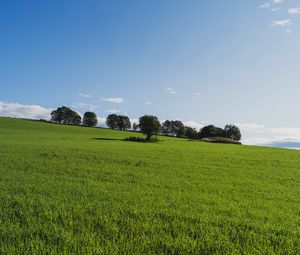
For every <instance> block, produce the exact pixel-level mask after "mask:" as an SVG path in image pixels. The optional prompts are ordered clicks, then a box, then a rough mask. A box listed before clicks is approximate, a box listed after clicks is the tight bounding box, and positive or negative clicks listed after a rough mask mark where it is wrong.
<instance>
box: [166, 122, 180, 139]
mask: <svg viewBox="0 0 300 255" xmlns="http://www.w3.org/2000/svg"><path fill="white" fill-rule="evenodd" d="M162 133H163V134H164V135H171V136H177V137H183V136H184V125H183V123H182V122H181V121H180V120H175V121H174V120H171V121H170V120H166V121H165V122H164V123H163V124H162Z"/></svg>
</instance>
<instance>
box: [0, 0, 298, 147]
mask: <svg viewBox="0 0 300 255" xmlns="http://www.w3.org/2000/svg"><path fill="white" fill-rule="evenodd" d="M299 62H300V1H299V0H243V1H241V0H229V1H224V0H217V1H199V0H189V1H186V0H126V1H124V0H111V1H104V0H103V1H102V0H94V1H93V0H90V1H83V0H81V1H79V0H51V1H38V0H28V1H23V0H22V1H21V0H20V1H16V0H10V1H1V3H0V116H11V117H25V118H47V116H49V112H50V111H51V110H52V109H54V108H57V107H59V106H62V105H66V106H70V107H71V108H73V109H75V110H77V111H79V112H80V113H84V112H85V111H88V110H92V111H95V112H96V114H97V115H98V116H99V122H100V125H103V123H104V118H105V117H106V116H107V115H108V114H110V113H120V114H126V115H128V116H129V117H130V118H131V119H133V120H136V119H138V117H140V116H142V115H144V114H152V115H156V116H158V118H159V119H160V120H166V119H173V120H175V119H179V120H181V121H183V122H184V123H185V124H187V125H191V126H193V127H196V128H197V129H199V128H201V127H202V126H203V125H206V124H214V125H216V126H221V127H223V126H225V125H226V124H230V123H233V124H236V125H238V126H239V127H240V129H241V131H242V135H243V142H244V143H246V144H257V145H271V146H279V147H280V146H281V147H293V146H294V147H300V113H299V112H300V100H299V96H300V86H299V85H300V84H299V82H300V72H299V66H300V65H299Z"/></svg>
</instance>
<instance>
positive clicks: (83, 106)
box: [72, 103, 98, 111]
mask: <svg viewBox="0 0 300 255" xmlns="http://www.w3.org/2000/svg"><path fill="white" fill-rule="evenodd" d="M72 107H74V108H76V109H83V110H89V111H95V110H96V109H97V108H98V106H96V105H93V104H85V103H75V104H73V105H72Z"/></svg>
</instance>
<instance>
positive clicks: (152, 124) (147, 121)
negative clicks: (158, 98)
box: [139, 115, 161, 141]
mask: <svg viewBox="0 0 300 255" xmlns="http://www.w3.org/2000/svg"><path fill="white" fill-rule="evenodd" d="M139 127H140V130H141V132H142V133H143V134H145V135H146V141H150V140H151V137H152V136H153V135H157V134H158V133H159V132H160V130H161V124H160V122H159V120H158V118H157V117H156V116H152V115H144V116H142V117H140V120H139Z"/></svg>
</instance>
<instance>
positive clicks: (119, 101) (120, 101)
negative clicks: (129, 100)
mask: <svg viewBox="0 0 300 255" xmlns="http://www.w3.org/2000/svg"><path fill="white" fill-rule="evenodd" d="M102 101H103V102H109V103H113V104H123V103H125V100H124V98H122V97H108V98H102Z"/></svg>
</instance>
